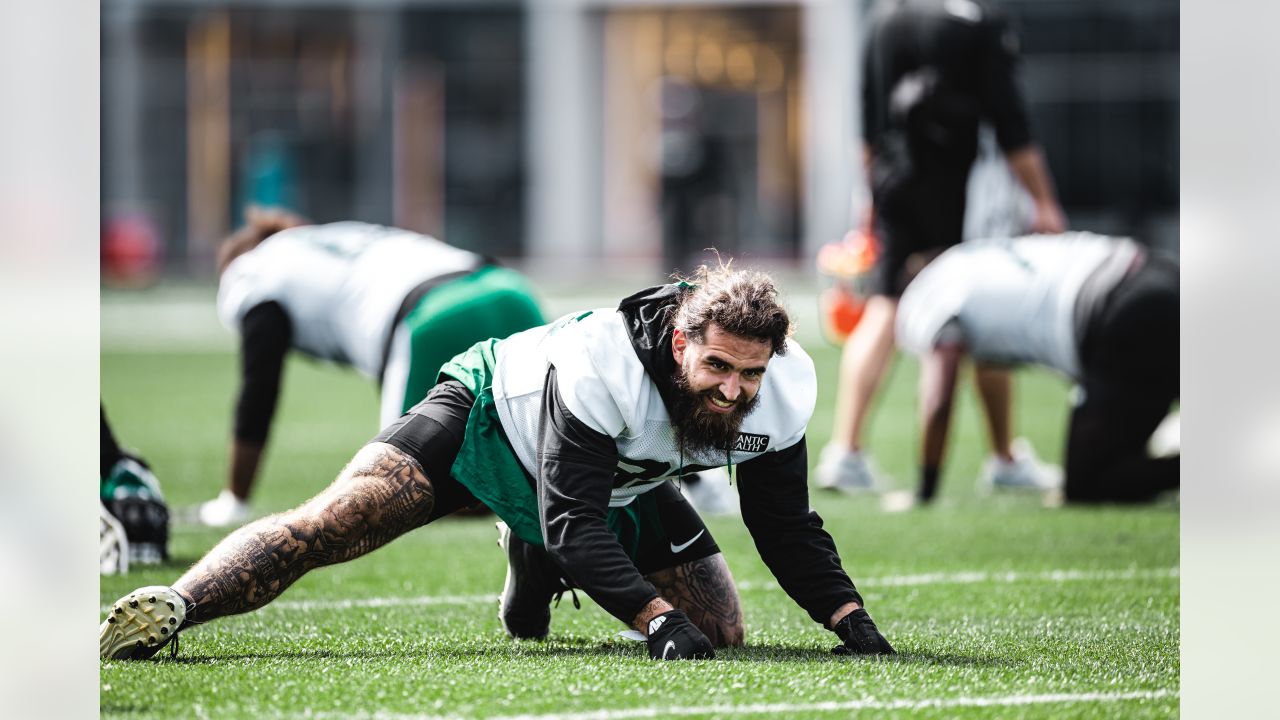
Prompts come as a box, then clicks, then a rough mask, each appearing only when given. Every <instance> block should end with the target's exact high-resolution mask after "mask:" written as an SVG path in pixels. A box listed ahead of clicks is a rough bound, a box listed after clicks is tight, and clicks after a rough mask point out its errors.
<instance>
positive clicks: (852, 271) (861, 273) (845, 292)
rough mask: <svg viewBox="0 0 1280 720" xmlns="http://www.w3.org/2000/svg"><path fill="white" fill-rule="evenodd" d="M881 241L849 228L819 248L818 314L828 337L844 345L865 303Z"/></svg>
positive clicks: (869, 234) (866, 232) (823, 330)
mask: <svg viewBox="0 0 1280 720" xmlns="http://www.w3.org/2000/svg"><path fill="white" fill-rule="evenodd" d="M879 257H880V244H879V242H877V241H876V238H875V236H874V235H873V234H871V233H870V232H868V231H866V230H850V231H849V232H848V233H845V236H844V238H843V239H842V240H840V241H839V242H833V243H827V244H826V245H823V246H822V247H821V248H820V249H819V250H818V257H817V265H818V274H819V275H820V276H821V277H822V278H823V281H824V284H825V287H824V289H823V290H822V291H821V292H820V293H819V294H818V310H819V317H821V319H822V332H823V335H825V336H826V338H827V340H829V341H830V342H832V343H834V344H836V345H843V344H844V341H845V340H846V339H848V337H849V335H851V334H852V333H853V330H854V328H856V327H857V326H858V321H859V320H861V319H862V311H863V310H864V309H865V307H866V302H867V287H868V284H869V282H870V278H871V272H872V270H874V269H875V265H876V260H877V259H878V258H879Z"/></svg>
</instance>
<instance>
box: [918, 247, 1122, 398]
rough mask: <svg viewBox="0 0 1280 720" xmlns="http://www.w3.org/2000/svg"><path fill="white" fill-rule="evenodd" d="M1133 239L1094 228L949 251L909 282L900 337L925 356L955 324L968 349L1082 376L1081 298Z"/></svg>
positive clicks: (984, 356) (989, 358)
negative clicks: (1078, 318)
mask: <svg viewBox="0 0 1280 720" xmlns="http://www.w3.org/2000/svg"><path fill="white" fill-rule="evenodd" d="M1139 252H1140V250H1139V248H1138V246H1137V245H1136V244H1135V243H1133V242H1132V241H1131V240H1126V239H1119V238H1112V237H1105V236H1102V235H1094V234H1092V233H1067V234H1063V235H1040V236H1037V235H1030V236H1025V237H1019V238H1014V239H1011V240H995V241H989V242H975V243H965V244H963V245H958V246H956V247H953V248H951V249H950V250H947V251H946V252H944V253H942V254H941V255H939V256H938V258H937V259H936V260H934V261H933V262H931V263H929V265H928V266H927V267H926V268H925V269H924V270H923V271H921V272H920V274H919V275H918V276H917V277H916V278H915V280H913V281H912V282H911V284H910V285H908V286H907V289H906V292H904V293H903V294H902V299H901V301H900V302H899V305H898V318H897V328H896V332H897V341H898V345H899V346H900V347H902V348H903V349H905V350H908V351H910V352H913V353H916V354H924V353H927V352H928V351H929V350H931V349H932V348H933V347H934V346H935V345H936V344H937V343H938V341H939V339H940V335H941V334H942V332H943V328H944V327H947V326H948V325H949V324H952V323H954V324H955V327H956V329H957V330H958V331H959V333H960V336H961V338H962V341H963V343H964V346H965V349H966V351H967V352H969V353H971V354H972V355H973V356H974V357H975V358H978V359H981V360H986V361H991V362H999V363H1008V364H1021V363H1035V364H1039V365H1046V366H1048V367H1052V368H1055V369H1057V370H1058V371H1060V372H1062V373H1064V374H1065V375H1067V376H1068V377H1071V378H1077V379H1078V378H1079V377H1080V372H1081V370H1080V356H1079V347H1078V337H1077V334H1078V329H1077V326H1076V314H1075V311H1076V301H1077V299H1078V298H1079V296H1080V290H1081V288H1082V287H1083V286H1084V284H1085V281H1086V280H1088V279H1089V277H1090V275H1091V274H1092V273H1094V271H1096V270H1098V269H1099V268H1100V267H1101V266H1102V265H1103V264H1104V263H1107V262H1108V261H1113V260H1115V258H1116V255H1117V253H1121V254H1125V255H1126V256H1127V257H1128V258H1129V259H1132V258H1133V257H1135V256H1136V255H1137V254H1138V253H1139Z"/></svg>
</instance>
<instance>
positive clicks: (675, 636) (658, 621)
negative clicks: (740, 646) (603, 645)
mask: <svg viewBox="0 0 1280 720" xmlns="http://www.w3.org/2000/svg"><path fill="white" fill-rule="evenodd" d="M872 627H873V628H874V627H875V626H874V625H873V626H872ZM648 643H649V657H651V658H653V659H654V660H710V659H711V658H714V657H715V656H716V651H715V649H714V648H712V647H711V641H710V640H708V639H707V636H706V635H704V634H702V631H701V630H699V629H698V626H697V625H694V624H693V622H692V621H690V620H689V616H688V615H685V614H684V611H683V610H668V611H666V612H664V613H662V614H661V615H658V616H657V617H655V618H653V619H652V620H650V621H649V639H648ZM885 644H886V645H887V644H888V643H885Z"/></svg>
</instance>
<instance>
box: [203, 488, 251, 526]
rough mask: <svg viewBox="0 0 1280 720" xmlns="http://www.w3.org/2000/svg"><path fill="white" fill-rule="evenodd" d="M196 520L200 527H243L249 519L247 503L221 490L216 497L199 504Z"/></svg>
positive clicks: (229, 492) (228, 491)
mask: <svg viewBox="0 0 1280 720" xmlns="http://www.w3.org/2000/svg"><path fill="white" fill-rule="evenodd" d="M196 518H197V519H199V520H200V524H201V525H208V526H209V527H231V526H233V525H235V526H239V525H243V524H244V523H245V522H246V521H247V520H248V519H249V503H247V502H245V501H243V500H241V499H240V498H238V497H236V496H235V495H232V494H231V491H230V490H225V489H224V490H223V491H222V492H220V493H218V497H216V498H214V499H212V500H209V501H208V502H204V503H201V504H200V507H199V509H197V511H196Z"/></svg>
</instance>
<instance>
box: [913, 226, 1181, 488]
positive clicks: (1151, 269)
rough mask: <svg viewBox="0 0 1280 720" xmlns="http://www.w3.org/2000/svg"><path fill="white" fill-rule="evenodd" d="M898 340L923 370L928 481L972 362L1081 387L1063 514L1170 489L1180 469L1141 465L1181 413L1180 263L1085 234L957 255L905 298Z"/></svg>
mask: <svg viewBox="0 0 1280 720" xmlns="http://www.w3.org/2000/svg"><path fill="white" fill-rule="evenodd" d="M897 334H898V342H899V343H900V345H901V346H902V347H903V348H904V349H906V350H909V351H910V352H913V353H915V354H917V355H919V356H920V357H921V358H922V362H923V365H922V367H921V374H922V382H921V394H920V403H921V415H922V417H923V433H924V436H923V440H922V457H921V462H922V464H923V465H924V466H925V467H941V465H942V460H943V456H944V453H945V449H946V439H947V430H948V426H949V424H950V418H951V406H952V402H951V400H952V396H953V394H954V390H955V381H956V371H957V367H958V364H959V361H960V358H961V356H962V355H963V354H966V353H967V354H969V355H972V356H973V357H974V358H976V359H981V360H985V361H988V362H995V363H1002V364H1007V365H1013V364H1025V363H1033V364H1037V365H1043V366H1045V367H1049V368H1052V369H1055V370H1057V371H1059V372H1061V373H1062V374H1064V375H1066V376H1067V377H1069V378H1071V379H1073V380H1075V381H1076V382H1077V383H1079V385H1080V389H1079V391H1078V395H1079V397H1078V400H1077V403H1076V406H1075V408H1074V409H1073V410H1072V413H1071V422H1070V429H1069V431H1068V435H1067V447H1066V453H1065V456H1066V482H1065V488H1064V490H1065V498H1066V500H1067V501H1068V502H1104V501H1113V502H1143V501H1150V500H1152V499H1154V498H1155V497H1156V496H1157V495H1158V494H1159V493H1161V492H1163V491H1166V490H1174V489H1177V488H1178V481H1179V478H1178V475H1179V458H1178V456H1177V455H1176V454H1175V455H1172V456H1167V457H1152V456H1151V455H1150V454H1149V453H1148V451H1147V445H1148V442H1149V440H1150V439H1151V437H1152V434H1153V433H1154V432H1155V430H1156V428H1157V427H1158V426H1159V425H1160V424H1161V421H1162V420H1163V419H1164V418H1165V416H1166V415H1167V414H1168V413H1169V410H1170V407H1171V406H1172V404H1173V403H1174V402H1175V401H1176V400H1177V399H1178V266H1177V264H1176V263H1175V262H1174V261H1172V260H1170V259H1168V258H1166V257H1163V256H1160V255H1155V254H1151V253H1150V252H1148V251H1147V250H1145V249H1144V248H1143V247H1142V246H1140V245H1138V244H1137V243H1135V242H1134V241H1132V240H1129V239H1127V238H1112V237H1105V236H1101V235H1093V234H1089V233H1069V234H1065V235H1057V236H1036V237H1022V238H1017V239H1014V240H1012V241H1000V242H991V243H965V244H964V245H962V246H960V247H956V248H952V249H950V250H947V251H946V252H943V253H942V254H941V255H940V256H939V257H938V258H937V259H936V260H934V261H933V262H932V263H930V264H929V265H928V267H926V268H925V269H924V270H923V271H922V272H921V273H920V275H919V276H918V277H917V278H916V279H915V280H914V281H912V282H911V284H910V285H909V286H908V287H907V290H906V292H905V293H904V294H903V296H902V302H901V304H900V306H899V308H898V319H897ZM924 490H925V489H924V488H921V492H922V493H923V492H924ZM930 492H931V490H930Z"/></svg>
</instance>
